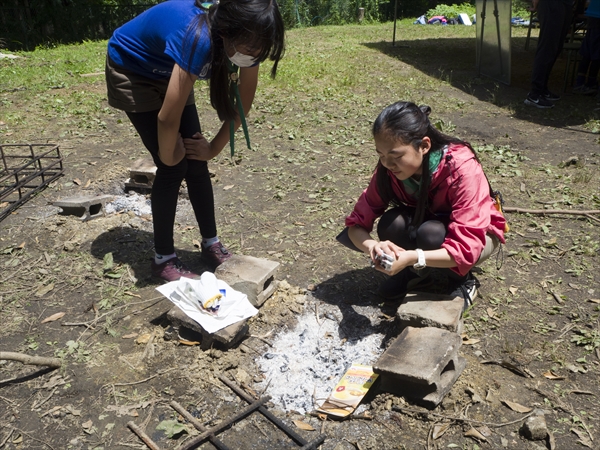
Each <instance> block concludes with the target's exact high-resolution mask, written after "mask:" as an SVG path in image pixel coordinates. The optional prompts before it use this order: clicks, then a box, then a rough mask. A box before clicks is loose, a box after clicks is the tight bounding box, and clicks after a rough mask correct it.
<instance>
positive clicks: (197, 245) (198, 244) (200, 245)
mask: <svg viewBox="0 0 600 450" xmlns="http://www.w3.org/2000/svg"><path fill="white" fill-rule="evenodd" d="M192 244H194V247H196V248H202V244H200V241H199V240H198V239H192Z"/></svg>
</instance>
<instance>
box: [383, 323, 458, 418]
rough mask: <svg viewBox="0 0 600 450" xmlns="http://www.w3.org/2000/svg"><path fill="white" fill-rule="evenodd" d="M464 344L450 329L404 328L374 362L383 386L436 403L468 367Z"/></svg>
mask: <svg viewBox="0 0 600 450" xmlns="http://www.w3.org/2000/svg"><path fill="white" fill-rule="evenodd" d="M461 344H462V339H461V337H460V336H459V335H458V334H456V333H453V332H450V331H447V330H442V329H440V328H433V327H427V328H414V327H407V328H405V329H404V331H402V333H401V334H400V336H398V337H397V338H396V340H394V342H393V343H392V344H391V345H390V347H389V348H388V349H387V350H386V351H385V352H384V353H383V355H381V357H380V358H379V360H378V361H377V362H376V363H375V365H374V366H373V370H374V372H375V373H377V374H379V379H380V385H379V386H380V389H381V390H382V391H385V392H391V393H394V394H397V395H401V396H404V397H406V398H409V399H412V400H414V401H416V402H417V403H421V404H423V405H424V406H427V407H436V406H437V405H438V404H439V403H440V402H441V401H442V399H443V398H444V396H445V395H446V394H447V393H448V392H449V391H450V389H451V388H452V386H453V385H454V383H455V382H456V380H457V379H458V377H459V376H460V374H461V373H462V371H463V370H464V369H465V366H466V360H465V359H464V358H463V357H461V356H459V354H458V349H459V348H460V346H461Z"/></svg>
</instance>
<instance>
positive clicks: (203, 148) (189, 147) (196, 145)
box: [183, 132, 220, 161]
mask: <svg viewBox="0 0 600 450" xmlns="http://www.w3.org/2000/svg"><path fill="white" fill-rule="evenodd" d="M183 145H184V146H185V156H186V158H188V159H197V160H199V161H208V160H210V159H212V158H214V157H215V156H217V155H218V154H219V153H220V150H219V151H216V150H215V149H214V148H213V146H212V145H211V143H210V142H208V141H207V140H206V139H205V138H204V136H202V134H200V133H199V132H196V133H195V134H194V135H193V136H192V137H191V138H186V139H184V140H183Z"/></svg>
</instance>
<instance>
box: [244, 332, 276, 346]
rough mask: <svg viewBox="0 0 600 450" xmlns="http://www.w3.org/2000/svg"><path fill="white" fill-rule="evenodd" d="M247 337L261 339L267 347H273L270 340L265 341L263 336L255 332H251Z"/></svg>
mask: <svg viewBox="0 0 600 450" xmlns="http://www.w3.org/2000/svg"><path fill="white" fill-rule="evenodd" d="M248 337H251V338H255V339H259V340H261V341H263V342H264V343H265V344H267V345H268V346H269V347H273V344H272V343H271V342H270V341H267V340H266V339H265V338H263V337H261V336H257V335H256V334H251V335H250V336H248Z"/></svg>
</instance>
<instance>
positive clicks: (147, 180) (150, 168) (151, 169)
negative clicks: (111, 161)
mask: <svg viewBox="0 0 600 450" xmlns="http://www.w3.org/2000/svg"><path fill="white" fill-rule="evenodd" d="M155 178H156V166H155V165H154V161H152V159H150V158H143V159H138V160H137V161H135V162H134V163H133V164H132V166H131V167H130V168H129V179H128V180H127V181H126V182H125V187H128V188H137V189H151V188H152V184H153V183H154V179H155Z"/></svg>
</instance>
